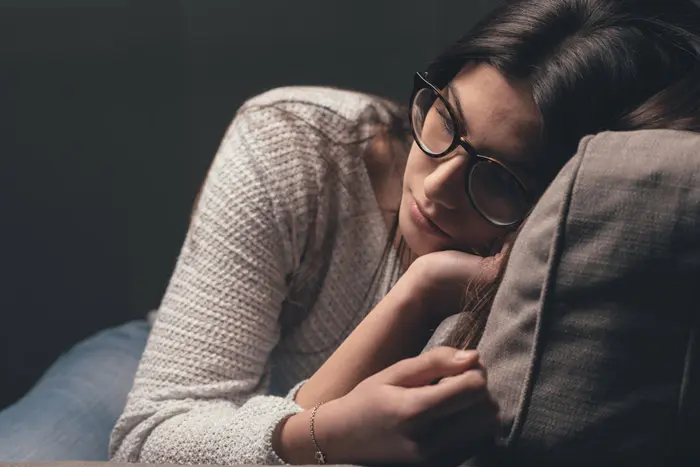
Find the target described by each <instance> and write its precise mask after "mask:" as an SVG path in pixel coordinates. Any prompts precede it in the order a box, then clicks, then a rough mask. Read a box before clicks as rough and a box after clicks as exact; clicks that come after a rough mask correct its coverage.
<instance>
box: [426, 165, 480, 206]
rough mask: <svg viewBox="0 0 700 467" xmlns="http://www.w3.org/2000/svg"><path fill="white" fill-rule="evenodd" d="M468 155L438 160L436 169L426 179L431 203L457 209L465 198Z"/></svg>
mask: <svg viewBox="0 0 700 467" xmlns="http://www.w3.org/2000/svg"><path fill="white" fill-rule="evenodd" d="M468 157H469V156H468V155H467V154H455V155H452V156H450V157H449V158H445V159H444V160H440V159H438V160H437V162H438V163H437V165H436V167H435V169H434V170H433V171H432V172H431V173H430V174H429V175H428V176H427V177H425V180H424V182H423V188H424V190H425V196H426V197H427V198H428V200H429V201H431V202H433V203H435V204H439V205H441V206H443V207H444V208H446V209H457V207H458V206H459V205H460V203H461V200H462V198H463V197H464V194H465V191H464V170H465V168H466V165H467V160H468Z"/></svg>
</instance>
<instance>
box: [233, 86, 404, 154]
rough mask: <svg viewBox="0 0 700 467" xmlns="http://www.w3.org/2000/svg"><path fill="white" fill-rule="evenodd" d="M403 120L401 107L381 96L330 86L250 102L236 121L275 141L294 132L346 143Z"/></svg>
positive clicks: (273, 93) (283, 91)
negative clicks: (243, 121) (242, 120)
mask: <svg viewBox="0 0 700 467" xmlns="http://www.w3.org/2000/svg"><path fill="white" fill-rule="evenodd" d="M404 117H405V111H404V109H403V108H402V106H400V105H399V104H397V103H395V102H392V101H390V100H388V99H384V98H381V97H378V96H374V95H370V94H365V93H361V92H356V91H349V90H343V89H337V88H330V87H319V86H292V87H281V88H275V89H272V90H269V91H266V92H264V93H262V94H259V95H257V96H255V97H252V98H250V99H248V100H247V101H246V102H245V103H244V104H243V105H242V106H241V108H240V109H239V111H238V112H237V116H236V119H237V120H239V121H240V120H241V119H245V120H246V121H247V124H248V125H249V127H248V129H249V130H251V131H255V132H262V133H266V136H267V137H268V138H272V139H276V136H275V135H279V137H281V136H282V135H285V136H287V137H288V136H290V133H292V134H293V136H310V137H312V139H313V138H315V139H319V138H320V139H323V140H326V141H331V142H337V143H347V142H352V141H353V140H354V139H357V138H359V139H361V138H363V137H368V136H370V134H371V132H376V130H377V127H378V126H386V125H394V124H397V123H398V122H400V121H402V120H404V119H405V118H404ZM235 122H236V120H234V123H235ZM292 142H293V143H301V141H294V139H293V140H292ZM310 142H311V141H310Z"/></svg>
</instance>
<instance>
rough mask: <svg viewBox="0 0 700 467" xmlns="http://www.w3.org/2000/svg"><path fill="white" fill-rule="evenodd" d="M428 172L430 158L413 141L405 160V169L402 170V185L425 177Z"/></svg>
mask: <svg viewBox="0 0 700 467" xmlns="http://www.w3.org/2000/svg"><path fill="white" fill-rule="evenodd" d="M428 173H430V158H429V157H428V156H426V155H425V154H424V153H423V151H421V149H420V148H419V147H418V145H416V143H413V145H412V146H411V150H410V152H409V153H408V159H407V160H406V170H405V171H404V177H403V179H404V186H407V185H408V186H410V184H411V183H415V182H417V181H420V180H422V179H423V178H425V177H426V176H427V175H428Z"/></svg>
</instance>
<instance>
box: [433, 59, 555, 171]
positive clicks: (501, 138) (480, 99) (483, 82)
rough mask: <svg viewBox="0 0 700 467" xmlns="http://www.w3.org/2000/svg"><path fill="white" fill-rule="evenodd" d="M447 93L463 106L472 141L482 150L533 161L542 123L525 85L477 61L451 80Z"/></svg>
mask: <svg viewBox="0 0 700 467" xmlns="http://www.w3.org/2000/svg"><path fill="white" fill-rule="evenodd" d="M446 95H447V97H448V98H449V100H450V101H451V103H452V104H453V107H455V108H460V109H461V110H462V114H463V117H464V123H465V126H466V130H467V133H468V134H467V137H468V139H469V142H470V144H471V145H472V146H474V147H475V148H476V149H477V150H478V151H479V152H481V153H483V154H484V155H489V156H492V157H495V158H497V159H499V160H503V162H506V163H508V162H512V163H517V164H522V165H530V163H532V162H534V161H533V160H532V159H533V158H534V155H533V153H534V152H535V151H536V148H537V146H538V144H539V141H540V138H539V135H540V128H541V124H540V115H539V112H538V110H537V106H536V105H535V102H534V100H533V99H532V94H531V92H530V90H529V89H528V88H527V86H526V85H524V84H522V83H513V82H511V81H509V80H507V79H506V78H505V77H504V76H503V75H501V74H500V73H499V72H498V71H497V70H496V69H495V68H493V67H492V66H490V65H486V64H474V65H469V66H467V67H465V68H464V69H462V71H461V72H460V73H459V74H458V75H457V76H456V77H455V78H454V79H453V80H452V82H451V83H450V85H449V86H448V88H447V89H446ZM455 110H457V109H455ZM458 113H459V112H458Z"/></svg>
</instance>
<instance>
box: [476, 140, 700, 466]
mask: <svg viewBox="0 0 700 467" xmlns="http://www.w3.org/2000/svg"><path fill="white" fill-rule="evenodd" d="M699 279H700V135H697V134H694V133H688V132H678V131H668V130H654V131H640V132H628V133H610V132H608V133H602V134H599V135H596V136H593V137H587V138H585V139H584V140H583V141H582V142H581V145H580V147H579V151H578V153H577V155H576V156H575V157H574V158H573V159H572V160H571V161H570V163H569V164H567V166H566V167H565V168H564V169H563V170H562V171H561V173H560V174H559V175H558V176H557V178H556V179H555V181H554V183H553V184H552V186H551V187H550V188H549V189H548V191H547V192H546V193H545V194H544V196H543V198H542V199H541V200H540V202H539V203H538V204H537V206H536V207H535V209H534V211H533V213H532V215H531V217H530V218H529V219H528V220H527V222H526V223H525V225H524V226H523V229H522V232H521V234H520V236H519V237H518V239H517V241H516V243H515V245H514V247H513V251H512V256H511V259H510V263H509V266H508V269H507V271H506V274H505V277H504V281H503V284H502V286H501V287H500V289H499V292H498V294H497V296H496V299H495V302H494V306H493V310H492V312H491V315H490V316H489V320H488V323H487V325H486V329H485V332H484V335H483V338H482V340H481V342H480V344H479V350H480V352H481V354H482V359H483V361H484V362H485V364H486V367H487V369H488V371H489V386H490V389H491V390H492V392H493V393H494V395H495V396H496V398H497V400H498V402H499V403H500V405H501V409H502V416H503V437H502V438H501V439H499V440H498V441H497V446H496V447H495V448H494V449H493V450H491V451H490V453H489V455H484V456H481V457H479V458H478V459H475V460H473V461H472V464H474V465H489V464H494V465H495V464H497V465H499V466H505V465H540V466H542V465H631V464H634V465H679V464H677V463H673V464H672V463H671V462H677V461H680V460H683V461H684V462H686V461H687V462H694V463H695V465H700V461H699V460H700V455H699V453H700V449H699V446H700V430H698V427H699V424H698V420H699V419H700V410H699V409H698V401H699V399H700V384H698V377H699V373H700V350H699V349H698V345H697V344H696V343H695V339H696V334H697V331H698V315H699V313H698V309H699V308H700V305H699V304H698V296H699V293H698V292H699V291H700V280H699ZM671 458H674V459H673V460H672V459H671Z"/></svg>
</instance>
